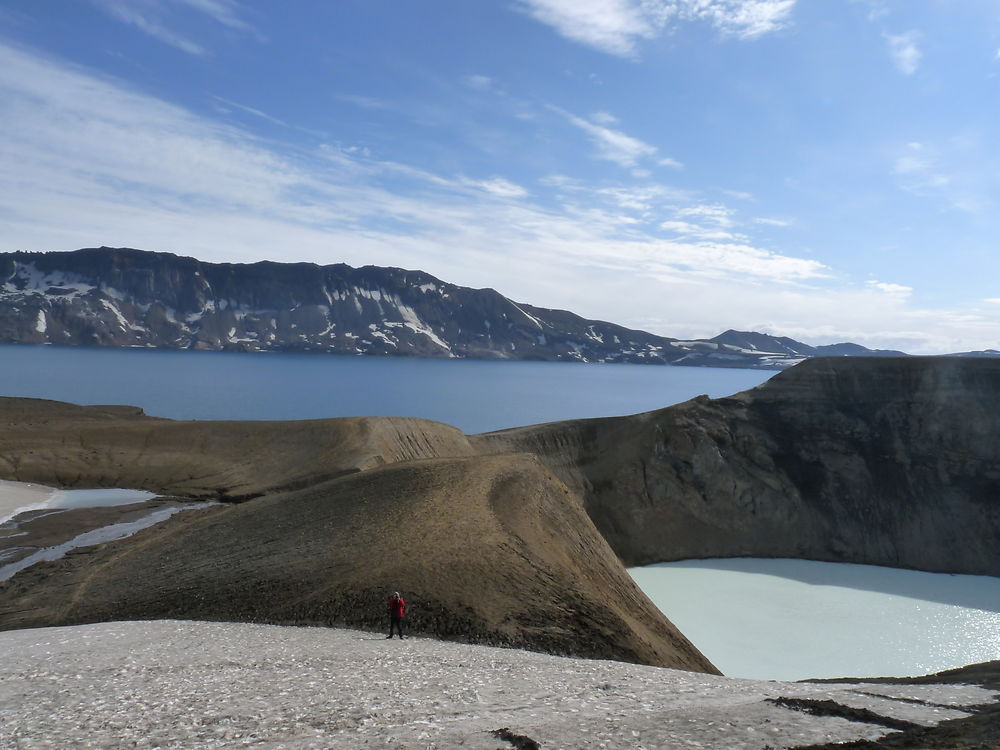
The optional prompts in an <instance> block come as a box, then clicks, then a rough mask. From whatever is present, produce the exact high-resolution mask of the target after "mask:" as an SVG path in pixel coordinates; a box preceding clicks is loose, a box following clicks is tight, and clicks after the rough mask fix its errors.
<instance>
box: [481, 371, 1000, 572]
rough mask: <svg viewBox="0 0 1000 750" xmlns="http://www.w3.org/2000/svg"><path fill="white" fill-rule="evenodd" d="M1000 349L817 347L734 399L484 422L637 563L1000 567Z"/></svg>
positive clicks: (493, 446) (495, 443)
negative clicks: (954, 355) (591, 415)
mask: <svg viewBox="0 0 1000 750" xmlns="http://www.w3.org/2000/svg"><path fill="white" fill-rule="evenodd" d="M998 406H1000V361H997V360H994V359H946V358H905V359H904V358H863V359H862V358H852V359H815V360H810V361H808V362H805V363H803V364H801V365H798V366H797V367H795V368H792V369H790V370H786V371H785V372H783V373H781V374H779V375H776V376H775V377H774V378H772V379H771V380H770V381H768V382H767V383H765V384H764V385H762V386H759V387H757V388H754V389H752V390H750V391H746V392H744V393H741V394H738V395H736V396H732V397H730V398H724V399H717V400H710V399H708V398H706V397H699V398H697V399H694V400H693V401H689V402H687V403H684V404H680V405H678V406H674V407H670V408H668V409H663V410H661V411H656V412H649V413H646V414H639V415H635V416H631V417H621V418H612V419H599V420H579V421H574V422H561V423H554V424H550V425H540V426H537V427H526V428H519V429H515V430H506V431H503V432H498V433H492V434H488V435H483V436H480V437H477V438H476V441H478V445H477V447H478V448H479V449H480V450H504V451H511V450H525V451H531V452H535V453H537V454H538V455H539V456H540V457H542V459H543V460H544V461H545V462H546V463H547V464H548V465H549V466H551V467H552V468H553V470H554V471H556V472H557V474H559V476H560V477H561V478H562V479H563V480H564V481H565V482H567V484H568V485H569V486H570V487H572V488H574V489H576V490H577V491H579V492H581V493H582V494H583V496H584V498H585V502H586V504H587V509H588V512H589V513H590V515H591V517H592V518H593V519H594V522H595V523H596V524H597V527H598V528H599V529H600V530H601V532H602V533H603V534H604V536H605V537H606V538H607V539H608V541H609V542H610V543H611V546H612V547H613V548H614V549H615V551H616V552H617V553H618V555H619V556H620V557H621V558H622V559H623V560H624V561H625V562H626V563H630V564H646V563H651V562H660V561H667V560H680V559H685V558H699V557H738V556H752V557H793V558H808V559H814V560H834V561H845V562H855V563H870V564H876V565H890V566H897V567H908V568H917V569H920V570H929V571H944V572H961V573H976V574H985V575H1000V409H998Z"/></svg>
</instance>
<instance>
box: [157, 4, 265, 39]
mask: <svg viewBox="0 0 1000 750" xmlns="http://www.w3.org/2000/svg"><path fill="white" fill-rule="evenodd" d="M176 1H177V2H179V3H181V4H182V5H187V6H189V7H191V8H193V9H195V10H198V11H201V12H202V13H204V14H206V15H208V16H211V17H212V18H214V19H215V20H216V21H218V22H219V23H221V24H222V25H223V26H228V27H229V28H231V29H236V30H238V31H248V32H249V31H253V27H251V25H250V24H249V23H247V21H246V20H245V19H244V18H243V9H242V8H241V7H240V5H239V3H238V2H236V0H176Z"/></svg>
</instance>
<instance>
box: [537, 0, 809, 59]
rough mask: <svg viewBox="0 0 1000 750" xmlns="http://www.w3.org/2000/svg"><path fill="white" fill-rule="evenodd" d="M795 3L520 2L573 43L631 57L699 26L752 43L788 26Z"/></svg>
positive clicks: (707, 0)
mask: <svg viewBox="0 0 1000 750" xmlns="http://www.w3.org/2000/svg"><path fill="white" fill-rule="evenodd" d="M795 3H796V0H520V7H521V8H522V9H523V10H525V11H526V12H527V13H528V14H530V15H531V16H532V17H533V18H535V19H536V20H538V21H540V22H542V23H545V24H548V25H549V26H552V27H553V28H554V29H555V30H556V31H557V32H559V33H560V34H561V35H563V36H565V37H566V38H568V39H572V40H573V41H576V42H580V43H582V44H586V45H588V46H591V47H594V48H596V49H599V50H601V51H602V52H608V53H611V54H613V55H621V56H631V55H633V54H634V53H635V48H636V45H637V44H638V42H640V41H641V40H643V39H652V38H655V37H657V36H659V35H660V34H662V33H664V32H666V31H667V30H669V29H671V28H672V27H674V26H676V25H677V24H679V23H683V22H691V21H701V22H705V23H708V24H710V25H711V26H713V27H715V28H716V29H718V30H719V31H720V32H721V33H723V34H726V35H729V36H734V37H738V38H742V39H753V38H755V37H759V36H762V35H764V34H768V33H770V32H773V31H777V30H778V29H781V28H783V27H784V26H785V25H787V23H788V20H789V18H790V16H791V12H792V9H793V8H794V6H795Z"/></svg>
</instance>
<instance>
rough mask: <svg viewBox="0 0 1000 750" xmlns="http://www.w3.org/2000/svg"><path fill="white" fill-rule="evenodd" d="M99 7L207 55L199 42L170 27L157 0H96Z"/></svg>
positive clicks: (182, 47) (193, 52)
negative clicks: (163, 17) (162, 16)
mask: <svg viewBox="0 0 1000 750" xmlns="http://www.w3.org/2000/svg"><path fill="white" fill-rule="evenodd" d="M94 2H95V3H96V4H97V6H98V7H100V8H101V9H102V10H104V11H105V12H106V13H108V14H109V15H110V16H111V17H113V18H115V19H116V20H118V21H121V22H122V23H125V24H129V25H131V26H135V27H136V28H137V29H139V31H142V32H143V33H145V34H148V35H149V36H151V37H153V38H154V39H159V40H160V41H161V42H164V43H166V44H169V45H170V46H171V47H175V48H177V49H179V50H181V51H182V52H187V53H188V54H189V55H199V56H201V55H206V54H208V50H206V49H205V48H204V47H202V46H201V45H200V44H198V43H197V42H194V41H192V40H190V39H188V38H187V37H185V36H183V35H181V34H179V33H177V32H176V31H174V30H172V29H170V28H168V27H167V26H166V24H165V23H164V22H163V20H162V18H161V11H162V9H161V7H160V5H159V4H158V3H157V2H155V0H94Z"/></svg>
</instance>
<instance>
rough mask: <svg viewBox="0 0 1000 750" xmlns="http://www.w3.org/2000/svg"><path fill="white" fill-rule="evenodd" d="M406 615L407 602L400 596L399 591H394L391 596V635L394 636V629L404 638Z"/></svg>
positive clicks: (389, 636)
mask: <svg viewBox="0 0 1000 750" xmlns="http://www.w3.org/2000/svg"><path fill="white" fill-rule="evenodd" d="M405 616H406V602H404V601H403V599H402V597H400V595H399V592H398V591H395V592H393V594H392V596H390V597H389V635H388V636H387V638H392V634H393V631H394V630H395V632H397V633H399V638H400V640H402V638H403V618H404V617H405Z"/></svg>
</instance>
